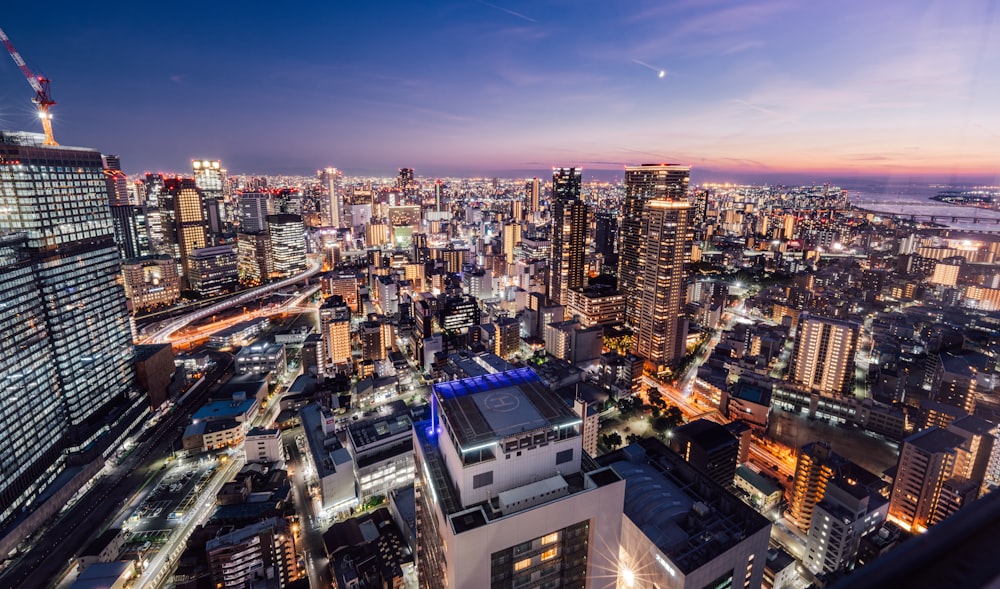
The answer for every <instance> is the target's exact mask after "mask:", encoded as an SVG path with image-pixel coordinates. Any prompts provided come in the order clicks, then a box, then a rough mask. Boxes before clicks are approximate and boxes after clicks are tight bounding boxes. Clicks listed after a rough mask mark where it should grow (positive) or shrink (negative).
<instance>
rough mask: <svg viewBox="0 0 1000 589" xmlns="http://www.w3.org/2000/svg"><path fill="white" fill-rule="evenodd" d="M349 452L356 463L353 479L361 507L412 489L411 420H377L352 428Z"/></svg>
mask: <svg viewBox="0 0 1000 589" xmlns="http://www.w3.org/2000/svg"><path fill="white" fill-rule="evenodd" d="M347 448H348V450H350V452H351V457H352V458H353V459H354V478H355V482H356V483H357V488H358V499H359V500H360V501H361V502H362V503H363V502H365V501H367V500H369V499H371V498H372V497H375V496H379V495H380V496H382V497H388V496H389V493H390V492H391V491H393V490H394V489H399V488H402V487H406V486H411V485H413V422H411V421H410V418H409V416H407V415H393V416H390V417H377V418H374V419H369V420H366V421H362V422H358V423H353V424H351V426H350V427H349V428H348V429H347Z"/></svg>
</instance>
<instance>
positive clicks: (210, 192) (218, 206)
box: [191, 160, 229, 241]
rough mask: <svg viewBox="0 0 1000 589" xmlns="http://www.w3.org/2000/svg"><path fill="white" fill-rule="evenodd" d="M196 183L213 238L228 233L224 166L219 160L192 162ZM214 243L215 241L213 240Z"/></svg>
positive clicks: (203, 214)
mask: <svg viewBox="0 0 1000 589" xmlns="http://www.w3.org/2000/svg"><path fill="white" fill-rule="evenodd" d="M191 169H192V170H193V172H194V183H195V186H197V187H198V190H199V191H201V198H202V207H203V209H204V213H202V216H203V217H204V219H205V223H206V226H207V228H208V230H209V231H210V232H211V233H212V235H213V236H215V235H218V234H219V233H223V232H224V231H226V226H227V224H228V221H229V216H228V212H227V211H226V202H225V200H224V197H223V186H224V184H225V179H224V177H223V170H222V164H221V162H219V161H218V160H192V161H191ZM213 241H214V240H213Z"/></svg>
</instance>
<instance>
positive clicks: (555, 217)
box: [548, 168, 587, 305]
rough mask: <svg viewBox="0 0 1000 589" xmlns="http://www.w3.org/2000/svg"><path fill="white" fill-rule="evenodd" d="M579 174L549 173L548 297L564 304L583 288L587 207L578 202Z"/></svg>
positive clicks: (568, 171)
mask: <svg viewBox="0 0 1000 589" xmlns="http://www.w3.org/2000/svg"><path fill="white" fill-rule="evenodd" d="M581 172H582V171H581V170H579V169H577V168H557V169H555V170H553V171H552V201H551V203H550V207H551V209H552V253H551V254H550V255H549V265H550V266H549V267H550V271H549V292H548V296H549V298H550V299H552V300H553V301H555V302H557V303H559V304H560V305H565V304H566V299H567V297H568V291H569V289H571V288H579V287H581V286H583V284H584V271H585V267H584V261H585V259H586V253H587V252H586V245H587V205H586V203H584V202H583V200H581V199H580V187H581Z"/></svg>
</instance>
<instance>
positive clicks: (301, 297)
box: [161, 284, 320, 347]
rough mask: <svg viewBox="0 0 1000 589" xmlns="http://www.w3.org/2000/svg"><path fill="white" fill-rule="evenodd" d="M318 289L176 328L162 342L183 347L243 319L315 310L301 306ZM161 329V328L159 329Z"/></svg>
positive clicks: (314, 288)
mask: <svg viewBox="0 0 1000 589" xmlns="http://www.w3.org/2000/svg"><path fill="white" fill-rule="evenodd" d="M319 289H320V285H318V284H316V285H313V286H310V287H308V288H306V289H305V290H304V291H302V292H300V293H299V294H298V295H296V296H295V297H294V298H292V299H289V300H287V301H285V302H284V303H282V304H281V305H279V306H277V307H268V308H264V309H258V310H257V311H252V312H249V313H243V314H241V315H236V316H235V317H227V318H225V319H220V320H218V321H214V322H212V323H208V324H205V325H199V326H197V327H191V328H188V329H184V328H181V329H178V330H177V331H174V332H172V333H170V334H169V335H167V336H166V340H165V341H164V342H162V343H168V342H169V343H171V344H173V345H174V347H183V346H186V345H190V344H192V343H194V342H196V341H199V340H204V339H206V338H208V337H209V336H210V335H212V334H213V333H216V332H218V331H221V330H223V329H225V328H227V327H231V326H233V325H236V324H237V323H241V322H243V321H249V320H251V319H257V318H258V317H271V316H273V315H282V314H284V313H288V312H290V311H302V312H306V311H315V310H316V307H315V306H312V307H303V306H302V303H303V302H304V301H305V300H306V299H308V298H309V297H311V296H312V295H314V294H315V293H316V291H318V290H319ZM161 331H162V330H161Z"/></svg>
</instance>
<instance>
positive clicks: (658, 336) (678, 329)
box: [619, 200, 691, 366]
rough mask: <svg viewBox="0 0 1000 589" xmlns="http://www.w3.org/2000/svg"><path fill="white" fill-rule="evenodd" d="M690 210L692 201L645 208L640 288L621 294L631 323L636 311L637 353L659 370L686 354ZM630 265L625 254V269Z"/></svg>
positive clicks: (637, 280) (655, 202) (659, 203)
mask: <svg viewBox="0 0 1000 589" xmlns="http://www.w3.org/2000/svg"><path fill="white" fill-rule="evenodd" d="M690 210H691V205H690V204H688V202H687V201H671V200H651V201H648V202H646V203H644V204H643V210H642V222H641V225H640V227H639V235H640V238H641V240H642V247H641V248H640V251H639V257H638V260H639V267H638V270H637V272H635V284H634V285H632V286H628V287H626V288H625V290H623V291H622V292H624V293H625V316H626V320H628V317H629V315H628V314H629V312H630V311H629V304H633V305H634V309H635V314H634V315H633V318H634V320H635V323H634V324H633V327H634V329H635V330H636V334H635V340H634V343H633V344H632V353H634V354H637V355H639V356H642V357H643V358H645V359H646V361H647V362H649V363H651V364H653V365H655V366H663V365H666V364H671V363H673V362H675V361H677V360H678V359H680V358H681V357H682V356H683V355H684V353H685V351H686V345H685V344H686V339H687V323H686V321H685V320H684V297H685V294H686V288H685V284H684V280H685V274H684V266H685V262H686V261H687V258H688V255H689V254H688V246H687V231H688V215H689V214H690ZM625 237H626V236H625V235H624V234H623V239H625ZM625 260H626V258H625V255H624V254H623V255H622V261H621V263H622V264H623V265H624V264H625ZM623 267H624V266H623ZM619 284H621V282H619Z"/></svg>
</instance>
